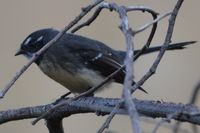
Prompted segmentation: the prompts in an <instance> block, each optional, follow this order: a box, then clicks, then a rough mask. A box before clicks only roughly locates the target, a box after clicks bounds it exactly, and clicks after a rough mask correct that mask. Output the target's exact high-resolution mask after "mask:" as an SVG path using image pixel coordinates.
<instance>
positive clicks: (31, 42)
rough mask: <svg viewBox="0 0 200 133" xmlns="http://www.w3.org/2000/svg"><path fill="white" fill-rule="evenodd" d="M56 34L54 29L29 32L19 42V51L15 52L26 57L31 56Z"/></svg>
mask: <svg viewBox="0 0 200 133" xmlns="http://www.w3.org/2000/svg"><path fill="white" fill-rule="evenodd" d="M56 34H58V31H57V30H54V29H50V28H49V29H41V30H38V31H35V32H33V33H31V34H30V35H29V36H28V37H27V38H26V39H25V40H24V41H23V42H22V44H21V47H20V49H19V51H17V53H16V54H15V56H17V55H21V54H22V55H24V56H26V57H27V58H31V57H32V56H33V54H34V53H36V52H37V51H38V50H40V49H41V48H42V47H43V46H44V45H45V44H46V43H48V42H49V41H50V40H51V39H53V37H55V36H56Z"/></svg>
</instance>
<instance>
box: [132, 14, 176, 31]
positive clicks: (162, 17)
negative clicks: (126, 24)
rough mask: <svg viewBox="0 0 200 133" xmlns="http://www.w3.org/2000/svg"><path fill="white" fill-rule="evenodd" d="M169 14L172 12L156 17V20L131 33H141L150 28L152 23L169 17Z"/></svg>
mask: <svg viewBox="0 0 200 133" xmlns="http://www.w3.org/2000/svg"><path fill="white" fill-rule="evenodd" d="M171 13H172V12H168V13H165V14H163V15H161V16H158V18H156V19H155V20H153V21H152V22H150V23H147V24H145V25H143V26H142V27H140V28H139V29H138V30H135V31H132V34H138V33H140V32H142V31H144V30H146V29H147V28H149V27H150V26H152V25H153V24H154V23H157V22H158V21H160V20H162V19H164V18H165V17H167V16H169V15H170V14H171Z"/></svg>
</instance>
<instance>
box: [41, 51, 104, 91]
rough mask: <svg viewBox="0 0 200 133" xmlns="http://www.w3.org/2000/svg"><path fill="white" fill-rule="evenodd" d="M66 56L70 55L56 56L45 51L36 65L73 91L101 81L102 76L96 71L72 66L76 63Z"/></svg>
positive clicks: (82, 89) (89, 86)
mask: <svg viewBox="0 0 200 133" xmlns="http://www.w3.org/2000/svg"><path fill="white" fill-rule="evenodd" d="M60 55H62V53H60ZM67 58H70V57H65V56H64V55H63V56H62V57H58V56H55V54H52V53H49V52H48V51H47V52H46V53H45V54H44V55H43V57H42V60H41V61H40V63H39V64H38V66H39V68H40V69H41V70H42V71H43V72H44V73H45V74H46V75H47V76H49V77H50V78H51V79H53V80H55V81H57V82H58V83H60V84H61V85H63V86H65V87H66V88H68V89H69V90H70V91H71V92H74V93H82V92H84V91H86V90H88V89H90V88H91V87H93V86H96V85H97V84H99V83H101V82H102V80H103V77H102V76H100V74H98V72H95V71H91V70H90V69H87V68H79V67H78V66H74V65H77V64H76V63H75V64H73V63H72V62H71V61H68V59H67Z"/></svg>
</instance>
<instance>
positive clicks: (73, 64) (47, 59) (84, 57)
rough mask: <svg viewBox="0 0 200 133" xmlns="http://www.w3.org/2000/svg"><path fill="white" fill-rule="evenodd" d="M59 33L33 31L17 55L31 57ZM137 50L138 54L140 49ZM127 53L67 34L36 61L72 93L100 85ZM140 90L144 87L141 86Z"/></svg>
mask: <svg viewBox="0 0 200 133" xmlns="http://www.w3.org/2000/svg"><path fill="white" fill-rule="evenodd" d="M58 33H59V31H58V30H55V29H41V30H38V31H35V32H33V33H31V34H30V35H29V36H28V37H27V38H26V39H25V40H24V41H23V43H22V44H21V47H20V50H19V51H18V52H17V53H16V54H15V55H16V56H17V55H20V54H23V55H25V56H26V57H27V58H31V57H32V56H33V55H34V53H35V52H37V51H38V50H40V49H41V48H42V47H43V46H44V45H45V44H46V43H48V42H49V41H50V40H51V39H53V38H54V37H55V36H56V35H57V34H58ZM193 43H195V41H189V42H182V43H177V44H171V45H169V48H168V50H177V49H183V48H184V46H186V45H189V44H193ZM159 49H160V46H158V47H152V48H149V49H147V50H146V51H145V52H144V53H143V54H147V53H151V52H155V51H158V50H159ZM134 52H135V53H137V52H138V50H136V51H134ZM125 56H126V52H124V51H117V50H114V49H112V48H110V47H108V46H107V45H105V44H104V43H102V42H99V41H96V40H93V39H89V38H86V37H83V36H79V35H75V34H69V33H65V34H64V36H63V37H62V38H61V39H59V40H58V41H57V42H56V43H55V44H54V45H52V46H51V47H49V48H48V49H47V51H45V52H44V53H43V54H42V55H40V56H39V58H38V59H37V60H36V61H35V63H36V64H37V65H38V66H39V68H40V69H41V70H42V72H44V73H45V74H46V75H47V76H49V77H50V78H51V79H53V80H55V81H56V82H58V83H60V84H61V85H63V86H65V87H66V88H67V89H69V90H70V91H71V92H72V93H82V92H85V91H87V90H88V89H90V88H91V87H94V86H96V85H98V84H100V83H101V82H102V81H103V80H104V78H105V77H107V76H108V75H110V74H111V73H113V72H114V71H116V70H117V69H119V68H120V67H121V66H122V65H123V63H124V59H125ZM125 73H126V72H125V70H123V71H121V72H119V73H118V74H117V75H116V76H115V77H114V81H115V82H117V83H120V84H123V81H124V78H125ZM133 84H134V82H133ZM139 89H141V90H143V89H142V88H141V87H140V88H139ZM143 91H144V90H143Z"/></svg>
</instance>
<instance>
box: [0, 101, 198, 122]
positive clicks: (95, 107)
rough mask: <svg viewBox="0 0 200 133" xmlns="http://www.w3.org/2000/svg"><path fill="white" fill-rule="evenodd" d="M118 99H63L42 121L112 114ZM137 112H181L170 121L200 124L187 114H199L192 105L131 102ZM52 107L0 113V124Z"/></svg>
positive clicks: (161, 114) (156, 114) (150, 114)
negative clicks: (81, 114)
mask: <svg viewBox="0 0 200 133" xmlns="http://www.w3.org/2000/svg"><path fill="white" fill-rule="evenodd" d="M120 101H121V99H117V98H98V97H84V98H83V97H82V98H79V99H77V100H75V101H71V102H67V100H63V101H60V102H64V103H65V104H64V105H63V106H62V107H60V108H59V109H57V110H55V111H53V112H52V113H51V114H50V115H49V116H47V117H46V118H45V119H50V118H54V119H56V118H64V117H68V116H70V115H73V114H79V113H91V112H93V113H95V112H97V111H98V112H100V113H103V114H106V113H108V114H109V113H110V112H112V110H113V108H114V107H115V106H116V105H117V104H119V102H120ZM133 101H134V103H135V105H136V108H137V111H138V112H139V113H140V115H142V116H148V117H152V118H157V117H162V118H165V117H166V116H168V115H170V114H173V113H175V112H180V113H179V115H177V116H176V117H174V118H173V119H175V120H179V121H185V122H190V123H193V124H197V125H200V115H190V114H199V113H200V109H199V108H198V107H196V106H194V105H189V104H186V105H184V104H175V103H163V102H162V103H161V102H158V101H148V100H137V99H134V100H133ZM53 106H54V103H53V104H47V105H42V106H35V107H26V108H19V109H13V110H6V111H0V124H3V123H6V122H9V121H14V120H22V119H31V118H36V117H38V116H41V115H42V114H43V113H44V112H46V111H48V110H49V109H51V108H53ZM116 112H117V114H127V111H126V110H125V109H124V106H121V107H120V108H119V110H117V111H116Z"/></svg>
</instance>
